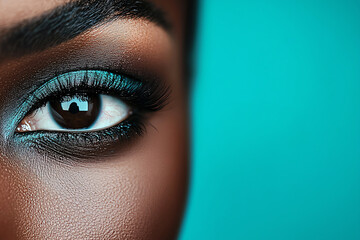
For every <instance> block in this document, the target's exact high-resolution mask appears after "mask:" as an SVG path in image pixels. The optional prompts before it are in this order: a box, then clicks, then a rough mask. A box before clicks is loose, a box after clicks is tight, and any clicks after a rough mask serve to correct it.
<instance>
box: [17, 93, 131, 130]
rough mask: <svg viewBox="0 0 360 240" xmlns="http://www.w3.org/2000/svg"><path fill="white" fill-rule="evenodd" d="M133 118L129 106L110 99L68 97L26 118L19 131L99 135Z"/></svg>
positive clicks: (107, 96)
mask: <svg viewBox="0 0 360 240" xmlns="http://www.w3.org/2000/svg"><path fill="white" fill-rule="evenodd" d="M130 114H131V110H130V108H129V106H128V105H127V104H125V103H124V102H123V101H121V100H120V99H118V98H116V97H113V96H110V95H104V94H86V93H85V94H76V95H69V96H63V97H61V98H60V99H54V100H51V101H49V102H47V103H46V105H45V106H44V107H41V108H38V109H36V110H35V111H34V112H33V113H31V114H29V115H27V116H26V117H25V118H24V119H23V120H22V121H21V122H20V124H19V125H18V127H17V129H16V131H17V132H31V131H37V130H47V131H57V132H72V131H83V132H88V131H96V130H101V129H106V128H109V127H112V126H114V125H116V124H119V123H120V122H122V121H123V120H125V119H126V118H127V117H128V116H129V115H130Z"/></svg>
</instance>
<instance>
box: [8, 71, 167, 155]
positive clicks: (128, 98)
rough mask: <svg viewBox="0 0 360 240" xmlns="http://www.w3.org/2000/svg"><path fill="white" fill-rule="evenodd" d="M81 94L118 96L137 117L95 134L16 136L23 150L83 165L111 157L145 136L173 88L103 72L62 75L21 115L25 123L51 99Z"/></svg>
mask: <svg viewBox="0 0 360 240" xmlns="http://www.w3.org/2000/svg"><path fill="white" fill-rule="evenodd" d="M79 92H80V93H94V94H108V95H113V96H116V97H118V98H120V99H121V100H122V101H124V102H125V103H126V104H128V105H129V106H130V107H131V108H132V111H133V114H132V115H131V116H130V117H129V118H128V119H126V120H124V121H123V122H121V123H119V124H118V125H116V126H113V127H110V128H108V129H103V130H100V131H94V132H51V131H37V132H25V133H14V137H15V140H16V142H18V144H20V145H19V146H22V145H24V146H28V147H30V148H33V149H35V150H37V151H38V152H41V153H46V155H49V154H50V155H53V156H54V157H55V158H56V159H58V160H59V159H68V158H71V159H77V160H78V161H82V160H88V159H90V158H95V157H96V156H99V155H101V156H102V157H104V156H107V155H111V154H112V153H113V152H114V151H117V148H118V147H119V146H123V145H125V143H128V144H130V142H131V140H132V139H133V138H135V137H136V136H141V135H142V134H143V133H144V131H145V121H146V114H147V113H150V112H156V111H159V110H160V109H162V108H163V107H164V106H165V105H166V104H167V102H168V99H169V94H170V90H169V87H167V86H165V85H164V84H161V83H158V82H150V81H149V82H148V81H138V80H135V79H130V78H128V77H126V76H123V75H119V74H116V73H112V72H108V71H103V70H79V71H75V72H68V73H65V74H61V75H58V76H57V77H55V78H53V79H52V80H50V81H48V82H46V83H45V84H44V85H42V86H41V87H40V88H38V89H37V90H35V91H34V92H33V93H32V94H31V96H30V97H29V98H28V100H26V101H25V102H24V104H23V105H22V107H21V109H23V110H22V111H21V112H23V113H26V114H22V116H21V119H22V118H23V117H25V116H26V115H27V114H29V113H31V112H33V111H35V110H36V109H38V108H40V107H42V106H44V105H45V104H46V103H47V102H48V101H49V100H50V99H54V98H61V97H62V96H64V95H71V94H76V93H79ZM27 106H29V107H27ZM27 108H28V109H27ZM24 109H25V110H24ZM16 125H17V124H16Z"/></svg>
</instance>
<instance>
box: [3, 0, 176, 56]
mask: <svg viewBox="0 0 360 240" xmlns="http://www.w3.org/2000/svg"><path fill="white" fill-rule="evenodd" d="M119 18H120V19H121V18H122V19H129V18H130V19H147V20H149V21H151V22H153V23H155V24H157V25H158V26H160V27H162V28H163V29H165V30H166V31H167V32H170V29H171V25H170V23H169V22H168V21H167V19H166V17H165V14H164V13H163V11H162V10H161V9H159V8H158V7H156V6H155V5H154V4H152V3H150V2H148V1H144V0H140V1H139V0H75V1H71V2H69V3H66V4H64V5H62V6H59V7H56V8H55V9H53V10H50V11H49V12H46V13H45V14H43V15H41V16H38V17H35V18H33V19H30V20H27V21H24V22H22V23H20V24H18V25H17V26H15V27H13V28H11V29H4V30H2V31H1V30H0V36H1V37H0V60H1V59H2V58H4V57H19V56H22V55H26V54H30V53H33V52H38V51H42V50H45V49H47V48H49V47H54V46H56V45H58V44H60V43H62V42H65V41H68V40H71V39H73V38H75V37H76V36H78V35H79V34H81V33H83V32H85V31H86V30H88V29H90V28H92V27H94V26H96V25H99V24H100V23H104V22H110V21H112V20H115V19H119Z"/></svg>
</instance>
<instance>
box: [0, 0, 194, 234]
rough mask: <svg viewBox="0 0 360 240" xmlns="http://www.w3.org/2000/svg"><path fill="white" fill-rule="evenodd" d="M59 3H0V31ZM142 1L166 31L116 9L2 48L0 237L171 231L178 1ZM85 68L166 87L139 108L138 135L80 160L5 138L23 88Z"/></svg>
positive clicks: (174, 224)
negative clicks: (41, 41)
mask: <svg viewBox="0 0 360 240" xmlns="http://www.w3.org/2000/svg"><path fill="white" fill-rule="evenodd" d="M67 2H69V1H65V0H57V1H55V0H54V1H48V0H36V1H35V0H33V1H21V0H11V1H2V2H1V3H0V32H2V33H4V32H5V30H6V31H8V29H12V28H15V27H16V26H18V25H19V24H21V23H22V22H24V21H29V20H31V19H34V18H36V17H38V16H42V15H44V14H45V13H46V12H49V11H52V10H53V9H55V8H56V7H59V6H62V5H64V4H66V3H67ZM95 2H96V1H95ZM149 2H151V3H153V4H154V6H155V7H156V9H161V11H162V12H163V13H164V15H165V16H166V21H168V23H169V24H171V30H169V29H166V28H164V26H162V25H161V24H159V23H158V22H154V21H153V20H152V19H148V18H147V17H136V18H133V17H118V18H114V19H113V20H111V21H108V22H99V23H98V24H95V25H94V26H92V27H91V28H89V29H87V30H86V31H84V32H82V33H79V34H78V35H77V36H74V37H71V38H70V39H68V40H66V41H63V42H62V43H55V44H52V45H51V44H50V46H48V47H46V48H44V49H41V48H39V49H37V50H36V51H29V50H24V51H23V52H21V51H20V50H19V51H18V50H16V49H15V48H14V49H13V50H12V51H6V50H4V49H6V46H5V47H4V46H2V48H1V49H3V51H2V52H1V53H0V83H1V88H0V110H1V111H2V113H1V117H0V125H1V126H2V128H3V129H5V127H4V126H7V129H10V130H4V131H3V133H2V134H1V135H0V142H1V143H0V146H1V147H0V239H174V238H176V235H177V232H178V228H179V225H180V222H181V218H182V213H183V208H184V202H185V198H186V186H187V169H188V121H187V119H188V113H187V91H186V87H185V84H184V82H185V78H186V76H185V74H184V68H185V67H184V64H183V62H184V61H183V60H184V49H185V47H184V37H185V31H186V28H185V16H186V11H185V9H186V3H185V2H184V1H179V0H171V1H170V0H152V1H149ZM75 17H76V16H75ZM0 36H4V35H0ZM0 39H1V37H0ZM4 42H5V43H6V41H4ZM0 44H1V40H0ZM8 44H10V43H8ZM85 66H86V68H90V69H93V68H94V69H95V68H96V69H97V68H100V67H101V69H106V68H107V67H109V66H111V67H113V68H116V69H117V70H119V71H121V72H125V73H129V74H131V75H136V76H137V77H138V78H139V79H140V80H141V78H142V76H151V78H152V79H155V81H162V82H163V83H164V84H165V85H166V86H168V87H169V88H170V94H169V100H168V101H167V104H166V106H164V107H163V108H162V109H161V110H159V111H154V112H151V113H148V114H146V119H147V120H146V121H145V123H144V127H145V131H144V133H143V134H142V135H141V136H137V137H133V138H131V139H129V140H128V141H127V142H126V143H124V144H122V143H121V147H120V145H119V144H118V145H119V147H116V150H113V149H112V148H111V151H110V149H107V148H105V150H103V151H100V150H99V151H95V154H93V155H92V157H91V158H90V157H89V159H87V158H86V156H87V154H88V152H84V153H83V154H82V161H78V160H77V159H76V158H75V157H71V155H67V156H66V157H65V159H66V161H65V160H61V161H60V160H59V159H63V158H60V157H57V155H56V154H58V153H56V154H55V153H53V152H51V151H53V150H49V149H45V150H43V151H42V152H36V151H35V150H33V149H32V148H31V147H25V145H21V144H18V145H15V144H14V143H13V142H12V141H15V140H12V139H13V138H12V137H9V136H13V134H14V132H15V131H16V130H15V129H16V127H17V126H16V124H18V122H17V123H16V124H15V125H14V124H8V123H9V122H11V120H12V119H14V116H13V115H14V113H15V109H17V106H19V105H20V104H21V101H22V99H23V98H24V99H25V98H26V96H27V92H26V91H27V90H26V89H28V88H31V86H33V85H36V83H34V82H31V81H32V79H40V78H44V79H48V78H50V77H49V76H53V75H56V74H57V73H59V72H66V71H72V70H74V69H79V68H82V67H85ZM44 81H45V80H44ZM24 89H25V90H24ZM35 90H36V89H35ZM27 117H28V116H27ZM24 119H25V120H26V119H28V118H26V117H24ZM7 132H11V134H8V135H7ZM20 134H21V133H20ZM22 146H23V147H22ZM94 148H96V146H94ZM95 150H96V149H95ZM100 152H101V154H100ZM97 153H99V154H97ZM84 156H85V157H84Z"/></svg>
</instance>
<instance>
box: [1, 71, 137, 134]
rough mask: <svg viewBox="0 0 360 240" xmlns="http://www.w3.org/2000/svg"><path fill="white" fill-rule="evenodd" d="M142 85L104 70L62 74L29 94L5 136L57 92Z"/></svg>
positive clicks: (122, 88) (106, 89) (5, 131)
mask: <svg viewBox="0 0 360 240" xmlns="http://www.w3.org/2000/svg"><path fill="white" fill-rule="evenodd" d="M141 87H142V82H140V81H136V80H133V79H130V78H128V77H125V76H123V75H119V74H115V73H111V72H107V71H102V70H79V71H73V72H67V73H64V74H60V75H58V76H56V77H54V78H52V79H51V80H49V81H47V82H45V83H44V84H42V85H41V86H40V87H39V88H37V89H36V90H35V91H33V92H32V93H31V94H30V95H29V97H28V98H27V99H26V100H25V101H24V102H23V103H22V104H21V106H20V107H19V108H18V110H17V111H16V112H15V114H14V118H12V119H10V123H8V124H6V127H4V133H5V134H4V136H5V138H6V139H9V138H10V137H11V136H12V135H13V134H14V132H15V129H16V127H17V125H18V123H19V122H20V121H21V120H22V119H23V118H24V117H25V116H26V114H28V113H30V112H31V111H34V110H35V109H37V108H38V107H40V106H37V105H38V104H39V103H42V104H45V103H46V102H47V101H48V100H50V98H51V97H57V96H56V94H55V93H60V94H61V93H64V94H66V93H67V92H71V93H76V91H77V90H83V89H91V90H96V91H99V93H104V92H105V93H106V91H109V92H116V91H121V90H123V91H136V90H139V89H140V88H141ZM34 106H36V107H34Z"/></svg>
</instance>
